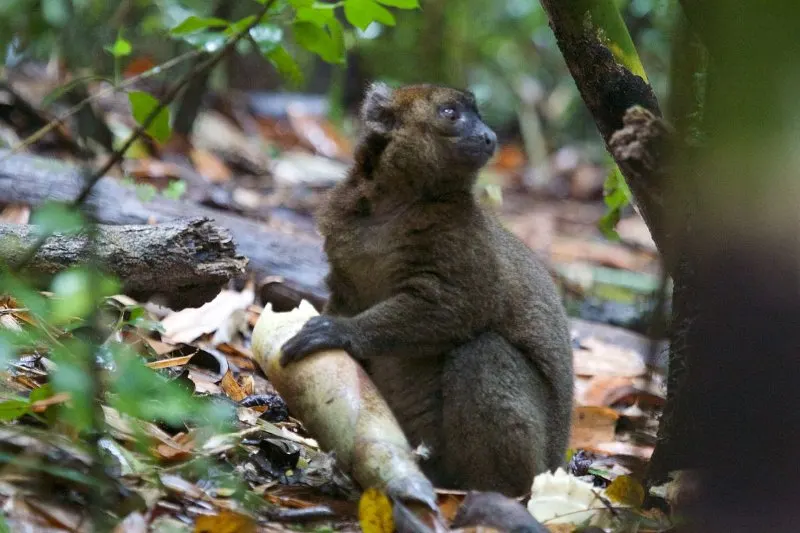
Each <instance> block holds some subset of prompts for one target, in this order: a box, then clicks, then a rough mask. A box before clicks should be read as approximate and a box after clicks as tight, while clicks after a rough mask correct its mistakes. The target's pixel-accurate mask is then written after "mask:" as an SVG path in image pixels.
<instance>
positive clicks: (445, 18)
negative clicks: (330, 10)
mask: <svg viewBox="0 0 800 533" xmlns="http://www.w3.org/2000/svg"><path fill="white" fill-rule="evenodd" d="M616 3H617V5H618V6H619V8H620V11H621V13H622V15H623V18H624V21H625V23H626V25H627V26H628V30H629V31H630V33H631V37H632V39H633V42H634V44H635V46H636V49H637V50H638V52H639V56H640V58H641V61H642V63H643V64H644V67H645V70H646V71H647V73H648V77H649V80H650V82H651V83H652V84H653V87H654V89H655V90H656V93H657V94H658V95H659V96H661V95H663V94H665V92H666V85H667V71H668V58H669V31H670V25H671V21H672V16H673V9H675V4H677V2H675V1H674V0H617V1H616ZM421 6H422V9H421V10H420V11H409V12H402V13H398V14H397V20H398V24H397V26H396V27H394V28H386V27H381V26H380V25H378V24H373V25H372V26H370V27H369V28H367V31H366V32H362V33H360V39H359V40H358V42H357V43H356V45H355V49H356V50H357V51H358V53H359V54H360V55H361V56H362V58H363V61H364V62H365V64H366V66H367V69H368V71H369V74H370V75H371V76H374V77H380V78H385V79H387V80H389V81H394V82H397V83H408V82H421V81H427V82H435V83H445V84H450V85H456V86H463V87H469V88H470V89H471V90H472V91H473V92H475V94H476V96H477V97H478V99H479V100H480V101H481V102H482V109H485V112H484V113H483V114H484V115H485V116H486V117H487V120H488V121H489V122H490V123H493V124H494V125H500V124H503V123H505V122H507V121H510V120H513V119H514V116H515V114H516V113H517V109H518V107H519V101H520V91H524V90H525V89H524V87H523V81H524V80H525V79H526V78H532V79H535V80H536V81H537V82H538V83H539V84H540V85H541V86H542V88H543V89H544V94H545V100H544V102H542V106H541V107H542V108H543V114H544V115H545V118H546V119H548V121H549V122H550V128H549V130H548V137H549V138H557V136H558V134H563V135H566V138H567V140H575V139H587V138H589V139H597V135H596V130H595V127H594V122H593V121H592V120H591V118H590V117H589V115H588V113H587V112H586V111H585V109H584V106H583V103H582V101H581V100H580V98H579V96H578V94H577V89H576V88H575V84H574V82H573V81H572V78H571V77H570V75H569V72H568V70H567V67H566V65H565V63H564V60H563V58H562V56H561V53H560V51H559V49H558V46H557V44H556V41H555V37H554V35H553V32H552V31H551V30H550V28H549V26H548V20H547V16H546V14H545V13H544V11H543V10H542V8H541V5H540V4H539V1H538V0H501V1H498V2H480V1H478V0H463V1H460V2H448V1H446V0H423V1H422V4H421ZM562 142H563V140H562Z"/></svg>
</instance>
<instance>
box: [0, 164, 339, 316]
mask: <svg viewBox="0 0 800 533" xmlns="http://www.w3.org/2000/svg"><path fill="white" fill-rule="evenodd" d="M82 187H83V179H82V177H81V174H80V172H79V169H78V168H77V167H75V166H73V165H70V164H66V163H63V162H61V161H58V160H54V159H47V158H43V157H37V156H33V155H29V154H14V155H11V156H9V155H8V151H7V150H0V203H23V204H29V205H31V206H37V205H41V204H43V203H44V202H46V201H50V200H54V201H71V200H73V199H74V198H75V197H77V195H78V193H79V191H80V190H81V188H82ZM86 206H87V208H88V211H89V213H90V215H91V216H92V217H93V218H94V220H96V221H97V222H99V223H101V224H114V225H118V224H149V223H163V222H169V221H173V220H175V219H179V218H185V217H187V216H192V217H195V216H199V217H204V218H208V219H211V220H213V221H214V222H215V223H216V224H218V225H220V226H222V227H224V228H226V229H227V230H229V231H230V232H231V235H232V236H233V240H234V243H235V245H236V249H237V251H238V252H239V253H240V254H242V255H244V256H245V257H247V258H248V260H249V263H248V266H247V269H248V271H250V272H252V273H254V274H256V275H257V276H258V277H260V278H262V279H263V278H264V277H267V276H269V277H275V278H280V279H282V281H283V282H284V283H285V285H286V286H287V287H288V288H289V289H290V290H291V291H292V292H296V293H298V295H299V296H300V297H306V298H308V299H309V300H311V301H312V302H314V303H319V302H321V301H324V299H325V298H327V289H326V288H325V284H324V277H325V274H326V273H327V270H328V266H327V262H326V261H325V257H324V254H323V252H322V246H321V244H322V243H321V239H320V238H319V237H317V236H316V235H309V234H308V233H303V232H296V233H291V228H289V229H287V230H281V229H277V228H275V227H272V226H270V225H268V224H265V223H259V222H256V221H253V220H250V219H246V218H244V217H241V216H237V215H232V214H229V213H225V212H223V211H218V210H215V209H211V208H208V207H203V206H200V205H197V204H196V203H193V202H189V201H184V200H170V199H168V198H164V197H161V196H159V197H156V198H153V199H152V200H149V201H147V202H142V201H141V200H140V199H139V198H138V197H137V195H136V191H135V190H134V189H133V188H131V187H127V186H125V185H124V184H122V183H120V182H119V181H118V180H115V179H114V178H110V177H105V178H102V179H101V180H100V181H98V183H97V184H96V185H95V186H94V188H93V189H92V192H91V194H90V195H89V197H88V199H87V200H86Z"/></svg>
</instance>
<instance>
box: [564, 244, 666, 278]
mask: <svg viewBox="0 0 800 533" xmlns="http://www.w3.org/2000/svg"><path fill="white" fill-rule="evenodd" d="M550 254H551V257H552V259H553V261H555V262H558V263H576V262H587V263H593V264H597V265H603V266H607V267H611V268H620V269H623V270H630V271H633V272H641V271H644V270H646V269H647V268H648V267H651V266H652V265H653V262H654V260H655V259H654V258H653V256H652V255H651V254H644V253H641V252H635V251H632V250H630V249H629V248H626V247H625V246H623V245H621V244H616V243H611V242H602V241H588V240H583V239H575V238H567V237H556V238H554V239H553V244H552V246H551V247H550Z"/></svg>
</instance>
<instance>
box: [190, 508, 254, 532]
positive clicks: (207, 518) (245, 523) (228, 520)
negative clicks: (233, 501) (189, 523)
mask: <svg viewBox="0 0 800 533" xmlns="http://www.w3.org/2000/svg"><path fill="white" fill-rule="evenodd" d="M194 531H195V533H255V531H256V523H255V522H254V521H253V519H252V518H250V517H249V516H245V515H243V514H239V513H234V512H231V511H223V512H221V513H219V514H216V515H204V516H200V517H198V518H197V520H196V521H195V525H194Z"/></svg>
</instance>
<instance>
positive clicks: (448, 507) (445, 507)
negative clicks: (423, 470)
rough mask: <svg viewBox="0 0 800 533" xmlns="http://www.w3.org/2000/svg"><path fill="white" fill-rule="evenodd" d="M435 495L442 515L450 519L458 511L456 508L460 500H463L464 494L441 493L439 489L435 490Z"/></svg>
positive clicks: (459, 505) (459, 504)
mask: <svg viewBox="0 0 800 533" xmlns="http://www.w3.org/2000/svg"><path fill="white" fill-rule="evenodd" d="M437 496H438V498H437V502H436V503H437V505H438V506H439V511H440V512H441V513H442V516H443V517H444V518H445V519H446V520H448V521H452V520H453V518H454V517H455V516H456V513H457V512H458V508H459V507H461V502H463V501H464V494H441V492H440V491H437Z"/></svg>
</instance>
